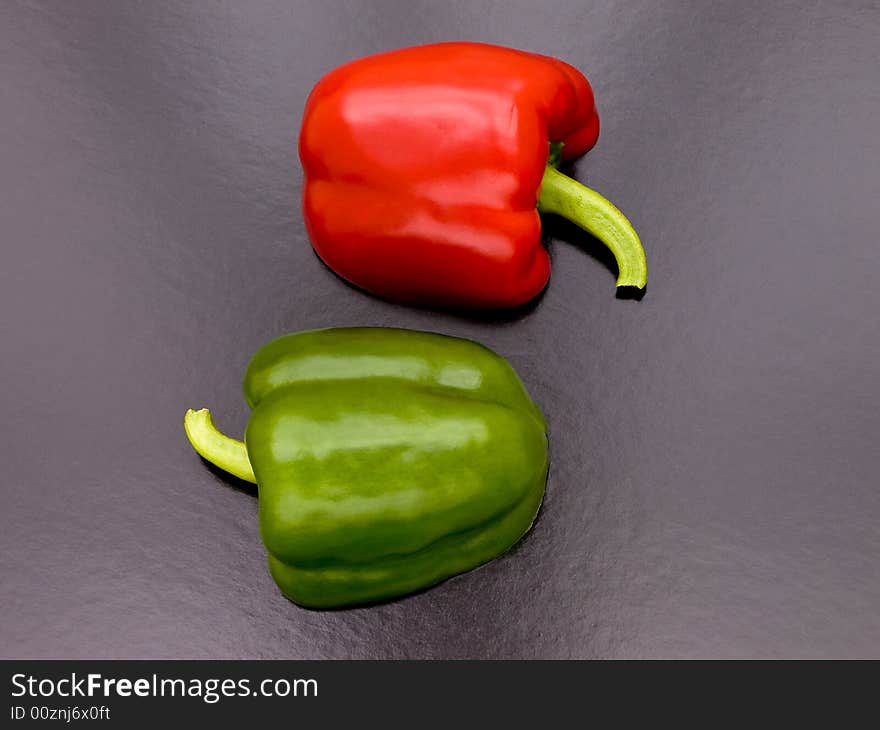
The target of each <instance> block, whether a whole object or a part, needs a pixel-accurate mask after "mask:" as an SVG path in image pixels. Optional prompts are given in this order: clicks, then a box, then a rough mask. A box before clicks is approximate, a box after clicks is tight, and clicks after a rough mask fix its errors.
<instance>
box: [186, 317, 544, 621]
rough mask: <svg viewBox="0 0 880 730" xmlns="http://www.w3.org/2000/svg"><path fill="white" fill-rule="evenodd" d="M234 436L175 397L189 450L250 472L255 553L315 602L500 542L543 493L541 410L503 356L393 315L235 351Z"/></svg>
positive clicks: (449, 569) (344, 599) (474, 556)
mask: <svg viewBox="0 0 880 730" xmlns="http://www.w3.org/2000/svg"><path fill="white" fill-rule="evenodd" d="M244 391H245V396H246V398H247V402H248V404H249V405H250V407H251V408H252V409H253V413H252V415H251V418H250V421H249V422H248V425H247V429H246V432H245V442H244V443H242V442H240V441H235V440H233V439H231V438H228V437H227V436H224V435H223V434H221V433H220V432H219V431H217V429H216V428H215V427H214V425H213V422H212V420H211V415H210V413H209V412H208V411H207V410H206V409H203V410H200V411H193V410H190V411H188V412H187V414H186V418H185V428H186V432H187V435H188V437H189V439H190V442H191V443H192V445H193V447H194V448H195V450H196V451H197V452H198V453H199V454H200V455H201V456H203V457H204V458H205V459H207V460H208V461H210V462H212V463H213V464H215V465H217V466H219V467H221V468H223V469H225V470H226V471H228V472H230V473H232V474H234V475H236V476H238V477H240V478H242V479H247V480H249V481H252V482H256V483H257V484H258V485H259V504H260V509H259V511H260V533H261V536H262V539H263V542H264V543H265V546H266V549H267V551H268V554H269V569H270V572H271V574H272V577H273V578H274V579H275V581H276V583H277V584H278V586H279V587H280V588H281V590H282V591H283V592H284V594H285V595H287V596H288V597H289V598H290V599H292V600H293V601H295V602H296V603H299V604H301V605H304V606H308V607H313V608H330V607H338V606H344V605H351V604H359V603H369V602H374V601H378V600H383V599H388V598H392V597H394V596H400V595H403V594H406V593H410V592H412V591H416V590H419V589H421V588H425V587H427V586H430V585H432V584H435V583H437V582H439V581H442V580H444V579H446V578H449V577H450V576H452V575H455V574H457V573H462V572H464V571H467V570H470V569H472V568H475V567H476V566H478V565H481V564H482V563H485V562H487V561H489V560H491V559H493V558H495V557H497V556H499V555H501V554H502V553H504V552H505V551H506V550H508V549H509V548H510V547H511V546H513V545H514V544H515V543H516V542H517V541H518V540H519V539H520V538H521V537H522V536H523V535H524V534H525V533H526V532H527V531H528V530H529V528H530V527H531V525H532V522H533V521H534V519H535V515H536V514H537V512H538V508H539V507H540V504H541V500H542V498H543V495H544V485H545V483H546V479H547V468H548V463H549V461H548V452H547V436H546V426H545V422H544V418H543V416H542V415H541V412H540V410H539V409H538V407H537V406H536V405H535V404H534V403H533V402H532V400H531V399H530V398H529V395H528V393H527V392H526V390H525V388H524V387H523V384H522V382H521V381H520V379H519V377H518V376H517V374H516V372H515V371H514V370H513V368H512V367H511V366H510V365H509V364H508V363H507V361H506V360H504V359H503V358H501V357H500V356H498V355H497V354H495V353H494V352H492V351H491V350H489V349H487V348H485V347H483V346H482V345H479V344H477V343H475V342H471V341H469V340H463V339H459V338H455V337H446V336H443V335H438V334H431V333H427V332H414V331H410V330H402V329H383V328H366V327H357V328H345V329H327V330H316V331H312V332H303V333H300V334H292V335H287V336H285V337H281V338H279V339H277V340H274V341H273V342H270V343H269V344H267V345H266V346H265V347H263V348H262V349H261V350H259V351H258V352H257V353H256V355H255V356H254V357H253V359H252V360H251V363H250V365H249V366H248V369H247V373H246V375H245V378H244Z"/></svg>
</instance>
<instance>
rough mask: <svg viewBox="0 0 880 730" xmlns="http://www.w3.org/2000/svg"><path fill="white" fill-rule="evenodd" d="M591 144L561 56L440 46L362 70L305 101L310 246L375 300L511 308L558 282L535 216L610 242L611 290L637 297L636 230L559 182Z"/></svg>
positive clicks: (583, 96) (339, 74)
mask: <svg viewBox="0 0 880 730" xmlns="http://www.w3.org/2000/svg"><path fill="white" fill-rule="evenodd" d="M598 134H599V118H598V116H597V115H596V109H595V106H594V103H593V92H592V89H591V88H590V84H589V82H588V81H587V79H586V78H584V76H583V74H581V73H580V72H579V71H578V70H577V69H575V68H574V67H572V66H570V65H568V64H566V63H563V62H562V61H559V60H557V59H554V58H549V57H547V56H539V55H536V54H532V53H525V52H523V51H516V50H513V49H509V48H501V47H498V46H491V45H485V44H480V43H441V44H436V45H428V46H419V47H415V48H405V49H403V50H398V51H391V52H388V53H382V54H379V55H375V56H370V57H368V58H363V59H360V60H357V61H353V62H351V63H348V64H346V65H344V66H341V67H339V68H337V69H336V70H334V71H332V72H330V73H329V74H327V75H326V76H325V77H324V78H323V79H321V80H320V81H319V82H318V84H317V85H316V86H315V88H314V90H313V91H312V93H311V95H310V96H309V99H308V102H307V104H306V109H305V115H304V118H303V125H302V132H301V135H300V145H299V151H300V157H301V159H302V163H303V168H304V170H305V184H304V191H303V208H304V213H305V220H306V226H307V228H308V232H309V236H310V238H311V241H312V244H313V245H314V248H315V250H316V252H317V253H318V255H319V256H320V257H321V258H322V259H323V260H324V262H325V263H326V264H327V265H328V266H329V267H330V268H331V269H333V270H334V271H335V272H336V273H337V274H339V275H340V276H342V277H343V278H344V279H347V280H348V281H350V282H352V283H353V284H355V285H357V286H359V287H361V288H363V289H366V290H367V291H370V292H373V293H374V294H378V295H379V296H382V297H385V298H388V299H394V300H398V301H404V302H412V303H419V304H435V305H436V304H439V305H446V306H453V307H485V308H496V307H510V306H515V305H518V304H523V303H524V302H527V301H529V300H530V299H532V298H533V297H534V296H536V295H537V294H538V293H539V292H540V291H541V290H542V289H543V288H544V286H545V285H546V283H547V280H548V278H549V276H550V259H549V257H548V255H547V252H546V250H545V249H544V247H543V246H542V245H541V222H540V217H539V215H538V210H541V211H544V212H549V213H557V214H561V215H563V216H565V217H566V218H568V219H569V220H571V221H573V222H574V223H576V224H578V225H579V226H581V227H582V228H584V229H586V230H587V231H589V232H590V233H592V234H593V235H595V236H596V237H597V238H599V239H600V240H602V241H603V242H604V243H605V244H606V245H607V246H608V247H609V248H610V249H611V251H612V252H613V254H614V256H615V258H616V259H617V264H618V270H619V278H618V280H617V286H619V287H620V286H629V287H638V288H644V286H645V283H646V280H647V266H646V263H645V254H644V251H643V250H642V246H641V243H640V242H639V237H638V235H637V234H636V232H635V231H634V230H633V228H632V226H631V225H630V224H629V221H627V219H626V218H625V217H624V216H623V214H622V213H620V211H618V210H617V208H615V207H614V206H613V205H612V204H611V203H610V202H608V201H607V200H606V199H605V198H603V197H601V196H600V195H599V194H598V193H596V192H594V191H592V190H590V189H588V188H586V187H584V186H583V185H581V184H580V183H578V182H576V181H575V180H572V179H571V178H569V177H567V176H565V175H563V174H562V173H560V172H558V171H557V170H556V165H557V164H558V163H559V162H560V161H564V160H569V159H571V158H574V157H577V156H579V155H582V154H583V153H584V152H586V151H587V150H589V149H590V148H591V147H592V146H593V145H594V144H595V142H596V138H597V136H598Z"/></svg>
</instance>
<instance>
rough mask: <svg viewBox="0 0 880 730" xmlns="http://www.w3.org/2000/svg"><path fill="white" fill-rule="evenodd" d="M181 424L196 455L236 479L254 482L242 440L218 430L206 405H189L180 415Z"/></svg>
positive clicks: (252, 471) (254, 478)
mask: <svg viewBox="0 0 880 730" xmlns="http://www.w3.org/2000/svg"><path fill="white" fill-rule="evenodd" d="M183 428H184V429H185V430H186V437H187V438H188V439H189V442H190V443H191V444H192V447H193V448H194V449H195V450H196V453H197V454H199V456H201V457H202V458H204V459H207V460H208V461H210V462H211V463H212V464H213V465H214V466H218V467H220V468H221V469H223V470H224V471H228V472H229V473H230V474H232V475H233V476H237V477H238V478H239V479H244V480H245V481H246V482H253V483H254V484H256V483H257V478H256V477H255V476H254V470H253V469H252V468H251V462H250V460H249V459H248V455H247V448H246V447H245V445H244V443H243V442H241V441H236V440H235V439H232V438H229V436H226V435H225V434H222V433H220V431H218V430H217V427H216V426H215V425H214V420H213V419H212V418H211V411H209V410H208V409H207V408H202V409H201V410H198V411H194V410H193V409H192V408H190V409H189V410H188V411H187V412H186V415H185V416H184V417H183Z"/></svg>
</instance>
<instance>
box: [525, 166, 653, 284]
mask: <svg viewBox="0 0 880 730" xmlns="http://www.w3.org/2000/svg"><path fill="white" fill-rule="evenodd" d="M538 210H540V211H541V212H542V213H556V214H557V215H561V216H562V217H563V218H567V219H568V220H570V221H571V222H572V223H574V224H575V225H578V226H580V227H581V228H583V229H584V230H585V231H586V232H587V233H591V234H593V235H594V236H595V237H596V238H598V239H599V240H600V241H602V243H604V244H605V245H606V246H607V247H608V248H609V249H610V250H611V253H613V254H614V258H615V259H616V260H617V271H618V276H617V286H619V287H621V286H632V287H637V288H639V289H644V288H645V285H646V284H647V283H648V264H647V262H646V261H645V250H644V249H643V248H642V243H641V241H640V240H639V234H638V233H636V232H635V229H633V227H632V224H630V222H629V221H628V220H627V219H626V216H624V214H623V213H621V212H620V211H619V210H618V209H617V208H616V207H615V206H614V204H613V203H611V201H609V200H607V199H606V198H603V197H602V196H601V195H599V193H597V192H596V191H595V190H591V189H590V188H588V187H586V186H585V185H581V184H580V183H579V182H578V181H577V180H573V179H572V178H570V177H568V175H563V174H562V173H561V172H559V170H557V169H556V168H555V167H553V165H552V164H548V165H547V169H546V170H544V179H543V180H542V181H541V193H540V196H539V197H538Z"/></svg>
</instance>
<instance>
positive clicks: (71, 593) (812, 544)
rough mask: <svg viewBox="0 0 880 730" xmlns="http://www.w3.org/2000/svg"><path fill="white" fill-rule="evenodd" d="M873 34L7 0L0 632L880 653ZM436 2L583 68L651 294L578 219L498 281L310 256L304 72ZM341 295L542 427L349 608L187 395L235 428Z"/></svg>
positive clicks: (608, 182)
mask: <svg viewBox="0 0 880 730" xmlns="http://www.w3.org/2000/svg"><path fill="white" fill-rule="evenodd" d="M878 36H880V11H878V8H877V5H876V4H875V3H866V2H836V3H824V4H818V5H817V4H803V3H798V2H780V3H773V4H769V5H768V4H765V3H759V2H743V3H735V4H729V3H728V4H723V5H722V4H718V5H716V6H714V7H710V5H708V4H706V3H701V2H683V1H681V0H677V1H672V0H666V1H663V2H642V1H637V2H607V3H591V4H586V3H580V2H568V3H551V2H548V3H539V4H536V3H534V2H519V1H517V2H471V3H464V2H450V3H436V2H405V1H404V0H400V1H399V2H391V1H387V0H386V1H382V2H372V3H326V2H320V3H318V2H314V3H288V2H249V3H227V2H221V3H198V4H190V3H178V2H167V3H161V4H158V3H156V4H154V3H132V2H124V3H112V2H104V3H99V2H78V3H36V2H35V3H16V2H12V3H4V4H2V5H0V109H2V113H0V221H2V230H3V237H2V241H3V243H2V265H0V310H2V312H3V316H2V317H0V348H2V350H0V352H2V357H0V392H2V394H3V396H2V403H3V418H2V419H0V444H2V454H3V467H2V470H0V474H2V476H0V486H2V509H0V606H2V621H0V655H2V656H4V657H120V658H124V657H196V658H197V657H224V658H225V657H248V658H260V657H263V658H309V657H380V658H382V657H411V658H422V657H492V658H496V657H770V656H785V657H829V656H830V657H856V656H860V657H864V656H874V657H876V656H878V655H880V571H878V565H880V495H878V486H880V479H878V471H880V469H878V467H880V463H878V462H880V457H878V448H877V441H878V433H880V416H878V409H880V398H878V391H880V386H878V382H880V378H878V359H880V345H878V341H880V337H878V335H880V331H878V329H880V328H878V324H877V322H878V310H880V297H878V292H877V280H878V273H880V272H878V269H880V254H878V245H877V231H878V229H880V213H878V204H877V201H878V199H880V165H878V159H880V143H878V139H880V137H878V134H877V130H878V125H880V88H878V87H880V83H878V76H877V68H878V60H880V59H878V46H877V38H878ZM449 39H472V40H485V41H491V42H496V43H502V44H507V45H513V46H516V47H521V48H525V49H529V50H534V51H538V52H543V53H547V54H552V55H558V56H559V57H561V58H564V59H566V60H568V61H570V62H571V63H573V64H575V65H576V66H578V67H579V68H581V69H582V70H584V71H585V72H586V73H587V75H588V76H589V78H590V79H591V81H592V83H593V86H594V89H595V92H596V96H597V101H598V105H599V112H600V115H601V118H602V135H601V137H600V139H599V144H598V145H597V147H596V148H595V149H594V150H593V152H591V153H590V154H589V155H588V156H587V158H585V159H583V160H582V161H581V162H580V163H579V164H578V166H577V175H578V177H579V178H580V179H582V180H584V181H585V182H587V183H588V184H590V185H592V186H593V187H595V188H596V189H598V190H600V191H601V192H603V193H604V194H605V195H607V196H608V197H609V198H610V199H611V200H613V201H614V202H616V203H617V204H618V205H619V206H620V207H621V208H622V209H623V210H624V211H625V212H626V213H627V214H628V216H629V217H630V218H631V220H632V221H633V223H634V225H635V226H636V228H637V229H638V230H639V231H640V233H641V235H642V238H643V240H644V242H645V247H646V250H647V254H648V260H649V265H650V284H649V289H648V292H647V295H646V296H645V297H644V299H643V300H642V301H631V300H620V299H616V298H615V296H614V290H613V282H614V271H613V269H612V268H610V265H609V263H608V259H607V257H606V256H604V255H603V254H602V252H601V250H600V248H599V247H598V246H597V244H596V243H595V242H594V241H591V240H590V239H589V237H587V236H585V235H581V234H579V233H578V232H577V231H575V230H573V229H572V228H570V227H567V226H554V227H553V228H552V232H553V234H554V237H553V240H551V241H550V242H549V246H550V250H551V252H552V256H553V265H554V275H553V278H552V282H551V285H550V287H549V289H548V290H547V292H546V294H545V295H544V296H543V297H542V298H541V299H540V300H539V301H538V302H537V304H536V305H535V306H533V307H531V308H528V309H527V310H526V311H523V312H517V313H514V314H513V315H510V316H506V317H486V318H481V317H462V316H456V315H450V314H443V313H436V312H431V311H424V310H422V311H417V310H411V309H407V308H404V307H399V306H395V305H392V304H388V303H385V302H382V301H379V300H377V299H374V298H371V297H368V296H365V295H364V294H362V293H360V292H358V291H355V290H353V289H351V288H349V287H348V286H346V285H345V284H344V283H342V282H341V281H340V280H338V279H337V278H335V277H334V276H333V275H332V274H331V273H330V272H329V271H328V270H326V269H325V268H324V267H323V266H322V265H321V264H320V263H319V261H318V260H317V259H316V258H315V256H314V255H313V254H312V252H311V250H310V248H309V246H308V244H307V240H306V237H305V233H304V228H303V223H302V220H301V216H300V213H299V207H298V196H299V192H300V185H301V174H300V170H299V165H298V161H297V157H296V149H295V138H296V134H297V131H298V127H299V120H300V116H301V112H302V108H303V104H304V102H305V97H306V95H307V93H308V91H309V89H310V88H311V86H312V84H313V83H314V82H315V81H316V80H317V79H318V78H319V77H320V76H321V75H322V74H323V73H324V72H326V71H327V70H329V69H330V68H332V67H334V66H336V65H338V64H339V63H341V62H343V61H346V60H349V59H351V58H354V57H357V56H361V55H364V54H368V53H371V52H375V51H379V50H384V49H388V48H392V47H398V46H402V45H409V44H413V43H420V42H429V41H437V40H449ZM330 325H394V326H404V327H413V328H421V329H429V330H436V331H442V332H446V333H450V334H455V335H462V336H466V337H471V338H474V339H478V340H480V341H482V342H485V343H486V344H488V345H489V346H491V347H493V348H495V349H496V350H497V351H498V352H500V353H501V354H503V355H505V356H506V357H508V358H509V359H510V360H511V361H512V362H513V364H514V365H515V366H516V367H517V369H518V370H519V371H520V373H521V374H522V376H523V378H524V379H525V380H526V382H527V383H528V385H529V388H530V390H531V392H532V394H533V395H534V397H535V398H536V400H537V401H538V402H539V403H540V404H541V405H542V407H543V408H544V411H545V413H546V414H547V417H548V420H549V423H550V429H551V440H552V442H551V447H552V456H553V463H552V468H551V475H550V480H549V484H548V492H547V499H546V502H545V505H544V508H543V511H542V513H541V515H540V518H539V520H538V522H537V524H536V526H535V529H534V531H533V532H532V533H531V534H530V535H529V536H528V538H527V539H526V540H524V541H523V542H522V543H521V544H520V545H519V546H518V547H517V548H516V549H515V550H514V551H513V552H512V553H510V554H509V555H507V556H505V557H504V558H502V559H500V560H498V561H496V562H494V563H492V564H491V565H489V566H487V567H485V568H482V569H480V570H478V571H476V572H473V573H470V574H468V575H465V576H463V577H460V578H457V579H454V580H451V581H449V582H447V583H445V584H443V585H441V586H439V587H437V588H435V589H433V590H429V591H426V592H424V593H422V594H420V595H417V596H414V597H411V598H407V599H405V600H400V601H397V602H394V603H390V604H386V605H382V606H378V607H373V608H369V609H361V610H348V611H336V612H329V613H321V612H310V611H306V610H302V609H300V608H297V607H296V606H294V605H293V604H291V603H289V602H288V601H286V600H285V599H283V598H282V597H281V596H280V595H279V594H278V592H277V591H276V590H275V587H274V585H273V583H272V581H271V579H270V578H269V576H268V574H267V571H266V569H265V565H264V556H263V550H262V547H261V544H260V542H259V539H258V534H257V503H256V499H255V498H254V494H253V493H252V492H250V491H248V490H247V489H245V488H242V487H239V486H237V485H234V484H231V483H229V482H227V481H225V480H223V479H222V478H220V477H218V476H217V475H216V474H214V473H212V472H211V471H209V470H208V469H206V468H205V466H204V465H203V464H202V463H201V462H200V461H199V460H198V459H197V458H196V457H195V456H194V454H193V453H192V452H191V451H190V448H189V446H188V444H187V442H186V440H185V438H184V436H183V432H182V428H181V418H182V416H183V412H184V409H185V408H186V407H188V406H203V405H207V406H210V407H211V408H212V409H213V411H214V412H215V414H216V416H217V420H218V423H219V425H220V426H221V427H223V428H224V429H226V430H228V431H230V432H232V433H240V432H241V431H242V429H243V428H244V425H245V423H246V419H247V410H246V407H245V404H244V401H243V398H242V396H241V392H240V384H239V383H240V377H241V374H242V372H243V369H244V366H245V364H246V363H247V361H248V359H249V357H250V355H251V353H252V352H253V351H254V350H255V349H256V348H257V347H258V346H259V345H261V344H262V343H263V342H265V341H266V340H268V339H270V338H272V337H274V336H276V335H278V334H281V333H284V332H288V331H294V330H299V329H305V328H312V327H321V326H330Z"/></svg>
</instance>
